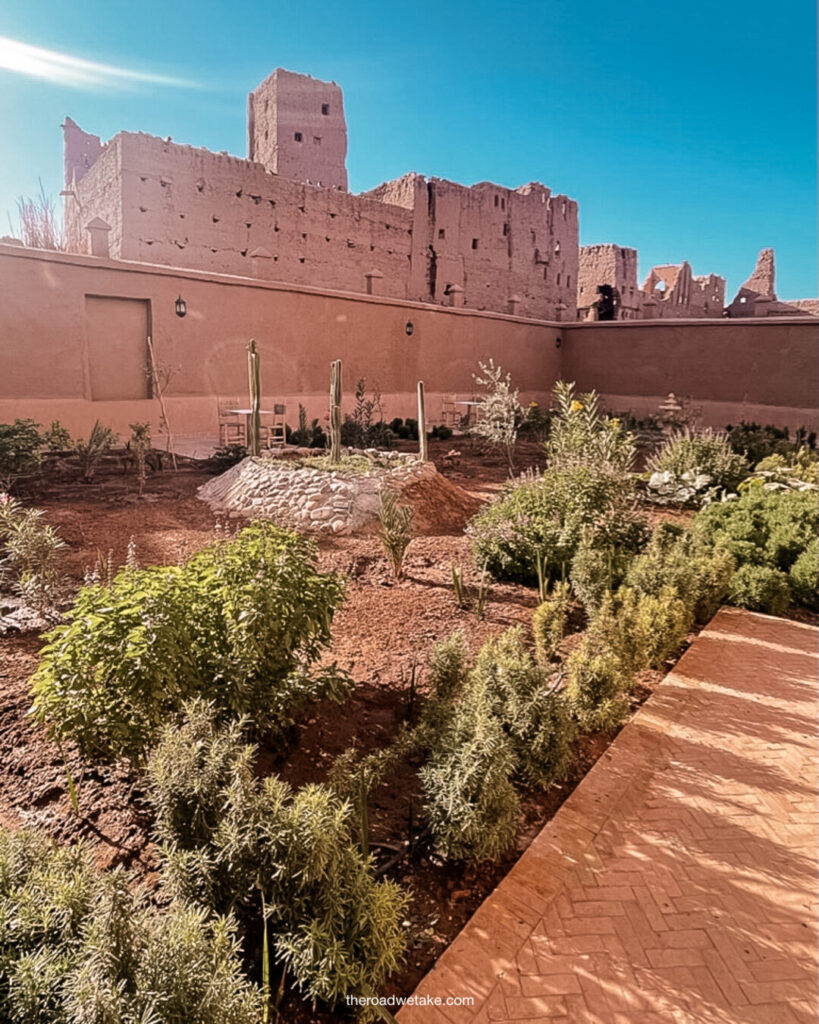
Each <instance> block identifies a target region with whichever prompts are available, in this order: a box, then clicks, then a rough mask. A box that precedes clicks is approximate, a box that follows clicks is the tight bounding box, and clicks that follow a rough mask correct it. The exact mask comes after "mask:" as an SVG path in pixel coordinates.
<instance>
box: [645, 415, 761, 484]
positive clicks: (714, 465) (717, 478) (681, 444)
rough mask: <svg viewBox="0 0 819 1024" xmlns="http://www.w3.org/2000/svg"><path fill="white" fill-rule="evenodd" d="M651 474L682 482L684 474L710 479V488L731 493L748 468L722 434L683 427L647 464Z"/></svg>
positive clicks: (746, 473) (709, 430)
mask: <svg viewBox="0 0 819 1024" xmlns="http://www.w3.org/2000/svg"><path fill="white" fill-rule="evenodd" d="M647 469H648V471H649V472H650V473H652V474H655V473H656V474H663V473H670V474H671V476H672V477H673V478H676V479H681V478H682V476H683V474H684V473H688V474H690V475H692V476H694V477H696V476H699V475H703V476H707V477H709V478H710V480H709V483H710V485H711V486H712V487H717V488H727V489H729V490H733V489H734V488H736V486H737V485H738V484H739V482H740V480H742V478H743V477H745V476H747V475H748V472H749V470H750V467H749V466H748V463H747V462H746V460H745V459H744V458H743V457H742V456H741V455H737V453H736V452H735V451H733V449H732V448H731V445H730V443H729V440H728V437H727V435H725V434H722V433H719V432H716V431H713V430H711V429H710V428H709V429H705V430H692V429H691V428H690V427H685V428H684V429H683V430H681V431H678V432H677V433H676V434H674V435H673V436H672V437H670V438H669V439H668V440H667V441H666V442H665V443H664V444H663V446H662V447H661V448H660V450H659V451H658V452H656V453H655V454H654V455H652V457H651V458H650V459H649V460H648V462H647Z"/></svg>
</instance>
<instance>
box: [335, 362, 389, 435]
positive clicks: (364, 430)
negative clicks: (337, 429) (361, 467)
mask: <svg viewBox="0 0 819 1024" xmlns="http://www.w3.org/2000/svg"><path fill="white" fill-rule="evenodd" d="M387 433H388V431H387V425H386V423H384V420H383V411H382V407H381V392H380V391H379V390H378V388H377V387H376V388H374V389H373V391H372V394H371V395H370V396H369V397H367V381H366V379H365V378H364V377H361V378H360V379H359V380H358V381H357V382H356V386H355V406H354V407H353V414H352V416H350V415H347V416H345V417H344V423H343V424H342V427H341V442H342V444H345V445H349V446H350V447H351V448H383V447H385V446H386V443H387V440H388V436H387Z"/></svg>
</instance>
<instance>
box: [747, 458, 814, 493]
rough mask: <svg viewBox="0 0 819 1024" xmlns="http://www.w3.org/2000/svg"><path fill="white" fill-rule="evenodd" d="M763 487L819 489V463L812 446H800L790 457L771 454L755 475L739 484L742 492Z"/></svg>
mask: <svg viewBox="0 0 819 1024" xmlns="http://www.w3.org/2000/svg"><path fill="white" fill-rule="evenodd" d="M756 487H761V488H762V489H763V490H766V491H813V492H814V493H815V492H816V490H817V489H819V463H817V461H816V453H815V452H814V451H811V449H810V448H800V449H799V450H798V451H797V452H795V453H794V454H793V455H792V456H791V457H790V458H788V459H785V458H784V457H783V456H782V455H770V456H768V458H765V459H762V460H761V462H759V463H758V464H757V466H756V468H755V469H754V472H753V475H752V476H749V477H747V479H745V480H743V481H742V483H741V484H740V485H739V490H740V492H742V491H747V490H751V489H752V488H756Z"/></svg>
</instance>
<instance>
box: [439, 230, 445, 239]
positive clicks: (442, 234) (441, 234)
mask: <svg viewBox="0 0 819 1024" xmlns="http://www.w3.org/2000/svg"><path fill="white" fill-rule="evenodd" d="M438 237H439V238H446V231H445V230H444V229H443V228H438Z"/></svg>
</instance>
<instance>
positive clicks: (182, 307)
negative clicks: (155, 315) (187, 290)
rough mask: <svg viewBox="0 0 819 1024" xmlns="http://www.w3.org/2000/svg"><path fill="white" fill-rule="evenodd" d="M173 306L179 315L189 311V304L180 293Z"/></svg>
mask: <svg viewBox="0 0 819 1024" xmlns="http://www.w3.org/2000/svg"><path fill="white" fill-rule="evenodd" d="M173 308H174V309H175V310H176V315H177V316H184V315H185V314H186V313H187V312H188V304H187V302H185V300H184V299H183V298H182V296H181V295H180V296H179V298H178V299H177V300H176V302H175V303H174V304H173Z"/></svg>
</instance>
